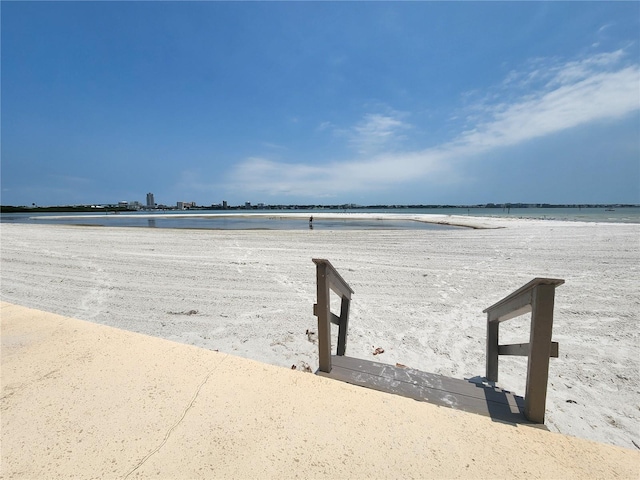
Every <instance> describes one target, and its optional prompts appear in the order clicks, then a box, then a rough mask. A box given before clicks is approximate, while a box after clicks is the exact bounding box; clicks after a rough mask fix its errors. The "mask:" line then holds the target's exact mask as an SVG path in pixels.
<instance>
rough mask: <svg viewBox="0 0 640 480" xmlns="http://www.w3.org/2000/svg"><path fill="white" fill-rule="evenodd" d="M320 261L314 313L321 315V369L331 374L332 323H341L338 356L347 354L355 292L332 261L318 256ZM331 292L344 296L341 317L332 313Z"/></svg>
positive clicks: (319, 330) (319, 318)
mask: <svg viewBox="0 0 640 480" xmlns="http://www.w3.org/2000/svg"><path fill="white" fill-rule="evenodd" d="M313 262H314V263H315V264H316V287H317V303H316V304H315V305H314V306H313V314H314V315H315V316H316V317H318V348H319V350H320V355H319V365H320V366H319V369H320V371H322V372H326V373H329V372H331V369H332V364H331V324H332V323H333V324H336V325H338V346H337V350H338V352H337V353H338V355H344V354H345V352H346V348H347V330H348V328H349V306H350V302H351V295H352V294H353V293H354V292H353V290H352V289H351V287H349V285H348V284H347V282H346V281H345V280H344V279H343V278H342V277H341V276H340V274H339V273H338V272H337V271H336V270H335V268H334V267H333V265H331V262H329V261H328V260H325V259H318V258H314V259H313ZM331 291H334V292H336V293H337V294H338V295H339V296H340V298H341V303H340V316H338V315H335V314H334V313H333V312H331Z"/></svg>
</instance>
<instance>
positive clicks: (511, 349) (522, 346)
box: [498, 342, 558, 358]
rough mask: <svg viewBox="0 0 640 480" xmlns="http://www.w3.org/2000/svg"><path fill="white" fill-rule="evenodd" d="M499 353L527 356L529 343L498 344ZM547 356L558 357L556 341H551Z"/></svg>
mask: <svg viewBox="0 0 640 480" xmlns="http://www.w3.org/2000/svg"><path fill="white" fill-rule="evenodd" d="M498 354H499V355H515V356H518V357H528V356H529V344H528V343H515V344H513V345H498ZM549 356H550V357H551V358H558V342H551V351H550V354H549Z"/></svg>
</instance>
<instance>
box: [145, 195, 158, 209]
mask: <svg viewBox="0 0 640 480" xmlns="http://www.w3.org/2000/svg"><path fill="white" fill-rule="evenodd" d="M155 206H156V202H155V200H154V199H153V193H147V208H155Z"/></svg>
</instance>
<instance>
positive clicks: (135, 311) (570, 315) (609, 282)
mask: <svg viewBox="0 0 640 480" xmlns="http://www.w3.org/2000/svg"><path fill="white" fill-rule="evenodd" d="M314 218H315V220H314V221H315V222H318V221H319V220H320V221H321V217H319V216H314ZM429 220H431V221H451V222H453V223H457V224H462V223H466V224H470V225H473V226H477V227H490V228H487V229H457V230H448V231H425V230H396V231H371V230H369V231H346V230H341V231H340V230H339V231H322V230H320V229H318V230H313V231H308V230H305V231H204V230H168V229H167V230H164V229H144V228H139V229H136V228H104V227H67V226H50V225H16V224H3V225H2V227H1V228H2V230H1V240H2V243H1V253H2V272H1V280H2V285H1V289H2V300H4V301H7V302H11V303H15V304H19V305H24V306H27V307H33V308H38V309H41V310H46V311H49V312H54V313H58V314H61V315H66V316H71V317H75V318H78V319H82V320H88V321H91V322H94V323H100V324H105V325H111V326H114V327H117V328H121V329H125V330H130V331H133V332H140V333H144V334H147V335H152V336H155V337H162V338H165V339H168V340H173V341H177V342H181V343H185V344H191V345H195V346H198V347H204V348H207V349H210V350H218V351H219V352H222V353H227V354H233V355H238V356H241V357H244V358H248V359H252V360H257V361H260V362H264V363H269V364H272V365H275V366H280V367H286V368H290V367H291V366H292V365H296V366H297V367H298V368H299V369H301V368H303V367H304V366H305V365H309V366H310V368H311V369H312V370H315V369H316V368H317V356H318V353H317V345H316V344H315V343H314V342H315V338H314V336H313V335H308V334H307V333H306V332H307V330H310V331H315V329H316V323H315V322H316V319H315V317H314V316H313V315H312V305H313V303H314V302H315V270H314V265H313V263H312V262H311V258H312V257H321V258H328V259H329V260H330V261H331V262H332V263H333V265H334V266H335V267H336V268H337V269H338V270H339V271H340V273H341V274H342V276H343V277H344V278H345V280H347V281H348V282H349V284H350V285H351V287H352V288H353V289H354V290H355V295H354V298H353V303H352V310H351V320H350V333H349V341H348V347H347V354H348V355H351V356H355V357H361V358H374V357H372V353H373V351H374V350H375V348H377V347H381V348H384V351H385V352H384V354H382V355H380V356H378V357H377V359H378V360H379V361H384V362H386V363H391V364H394V363H396V362H399V363H402V364H404V365H408V366H410V367H413V368H417V369H421V370H425V371H430V372H434V373H440V374H444V375H449V376H453V377H458V378H472V377H477V376H483V375H484V374H485V372H484V354H485V352H484V348H485V328H486V325H485V321H486V319H485V317H484V315H483V314H482V310H483V309H484V308H486V307H488V306H489V305H491V304H493V303H494V302H496V301H497V300H499V299H500V298H502V297H503V296H505V295H507V294H508V293H510V292H511V291H513V290H515V289H516V288H518V287H520V286H521V285H523V284H524V283H526V282H527V281H529V280H530V279H532V278H533V277H537V276H543V277H555V278H563V279H565V280H566V284H565V285H563V286H561V287H559V288H558V290H557V291H556V318H555V325H554V340H555V341H558V342H559V343H560V357H559V358H557V359H552V360H551V367H550V383H549V391H548V398H547V426H548V427H549V429H550V430H552V431H554V432H561V433H564V434H568V435H573V436H577V437H582V438H585V439H590V440H595V441H599V442H605V443H609V444H613V445H618V446H622V447H625V448H630V449H634V450H636V449H637V448H638V445H640V408H639V405H640V380H639V373H640V361H639V357H640V356H639V355H638V353H639V346H638V345H639V344H638V316H639V314H638V312H639V311H640V296H639V294H638V285H639V284H640V274H639V269H640V225H634V224H597V223H578V222H558V221H542V220H540V221H537V220H520V219H494V218H491V219H489V218H485V219H471V218H470V217H459V218H456V217H443V218H439V217H437V216H433V217H430V218H429ZM527 322H528V317H522V318H521V319H519V320H512V321H510V322H507V323H506V324H503V326H502V329H501V341H503V342H504V343H519V342H526V341H527V340H528V328H527V326H528V323H527ZM525 372H526V363H525V359H523V358H516V357H501V359H500V382H499V383H500V385H501V386H503V387H504V388H507V389H510V390H512V391H514V392H516V393H518V394H521V395H522V394H524V382H525Z"/></svg>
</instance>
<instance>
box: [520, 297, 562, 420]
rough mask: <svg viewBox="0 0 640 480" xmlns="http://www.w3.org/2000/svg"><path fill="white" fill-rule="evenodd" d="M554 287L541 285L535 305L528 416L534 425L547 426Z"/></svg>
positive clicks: (527, 388) (526, 413)
mask: <svg viewBox="0 0 640 480" xmlns="http://www.w3.org/2000/svg"><path fill="white" fill-rule="evenodd" d="M554 297H555V286H554V285H538V286H536V287H535V288H534V290H533V297H532V302H531V334H530V338H529V361H528V364H527V386H526V391H525V397H524V398H525V404H524V415H525V417H527V418H528V419H529V420H531V421H532V422H538V423H544V414H545V402H546V400H547V383H548V378H549V356H550V353H551V333H552V330H553V303H554Z"/></svg>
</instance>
